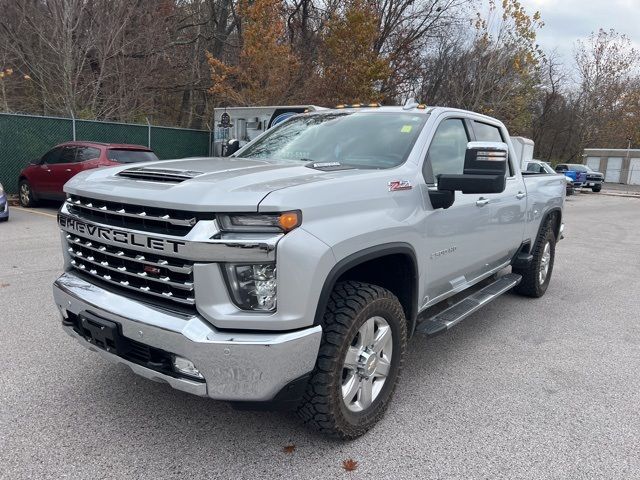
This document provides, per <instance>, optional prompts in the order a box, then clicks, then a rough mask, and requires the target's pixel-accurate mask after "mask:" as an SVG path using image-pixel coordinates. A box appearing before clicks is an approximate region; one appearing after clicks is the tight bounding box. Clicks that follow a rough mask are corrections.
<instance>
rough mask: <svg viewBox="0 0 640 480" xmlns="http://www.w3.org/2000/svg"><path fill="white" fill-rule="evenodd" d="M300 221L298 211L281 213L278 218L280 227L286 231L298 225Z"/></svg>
mask: <svg viewBox="0 0 640 480" xmlns="http://www.w3.org/2000/svg"><path fill="white" fill-rule="evenodd" d="M300 222H301V218H300V213H299V212H286V213H282V214H280V218H279V219H278V224H279V225H280V228H282V229H283V230H284V231H285V232H288V231H290V230H293V229H294V228H296V227H298V226H300Z"/></svg>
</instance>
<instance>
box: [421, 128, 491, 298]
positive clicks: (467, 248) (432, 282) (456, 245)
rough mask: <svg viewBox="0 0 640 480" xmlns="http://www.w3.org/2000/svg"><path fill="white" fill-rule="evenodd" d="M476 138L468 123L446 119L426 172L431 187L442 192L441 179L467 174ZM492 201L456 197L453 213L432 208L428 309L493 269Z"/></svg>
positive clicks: (427, 239) (425, 227) (426, 224)
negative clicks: (466, 160)
mask: <svg viewBox="0 0 640 480" xmlns="http://www.w3.org/2000/svg"><path fill="white" fill-rule="evenodd" d="M473 139H474V136H473V130H472V129H471V128H470V123H469V121H468V120H466V119H464V118H445V119H444V120H442V121H441V122H440V124H439V125H438V127H437V129H436V132H435V134H434V137H433V139H432V140H431V143H430V145H429V149H428V152H427V157H426V159H425V161H424V164H423V169H422V171H423V176H424V180H425V182H426V184H427V188H430V189H431V188H436V187H437V177H438V175H439V174H444V173H452V174H461V173H463V169H464V157H465V152H466V149H467V143H468V142H469V141H471V140H473ZM427 197H428V195H427ZM486 197H487V195H479V194H463V193H462V192H455V201H454V203H453V205H452V206H451V207H449V208H448V209H446V210H443V209H437V210H433V209H431V206H430V205H429V207H428V210H427V211H426V212H425V216H424V218H425V219H424V221H423V224H422V226H421V233H422V236H423V241H424V244H425V247H426V248H425V250H426V255H425V257H426V258H424V259H423V262H425V264H423V265H422V268H424V269H425V271H426V272H427V273H426V277H427V282H426V284H425V292H423V295H422V306H426V305H427V304H433V303H436V302H437V301H438V300H439V299H442V298H444V297H446V296H448V294H452V293H455V292H458V291H461V290H463V289H464V288H465V287H466V286H467V284H468V282H470V281H472V280H475V279H476V278H477V277H479V276H482V275H483V274H485V273H486V272H487V271H488V270H489V265H488V263H489V258H490V256H491V252H492V245H491V242H492V239H491V238H490V236H491V234H490V231H491V225H490V217H491V207H490V205H489V202H488V201H487V198H486ZM427 202H429V200H428V198H427Z"/></svg>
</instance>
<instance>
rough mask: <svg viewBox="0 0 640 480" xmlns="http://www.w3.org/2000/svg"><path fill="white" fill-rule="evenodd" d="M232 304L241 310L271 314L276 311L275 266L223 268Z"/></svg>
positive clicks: (235, 265) (265, 264)
mask: <svg viewBox="0 0 640 480" xmlns="http://www.w3.org/2000/svg"><path fill="white" fill-rule="evenodd" d="M224 273H225V278H226V280H227V284H228V286H229V291H230V292H231V296H232V298H233V302H234V303H235V304H236V305H237V306H238V307H239V308H241V309H242V310H255V311H260V312H271V311H273V310H275V309H276V300H277V284H276V264H275V263H262V264H253V265H239V264H235V263H228V264H226V265H225V266H224Z"/></svg>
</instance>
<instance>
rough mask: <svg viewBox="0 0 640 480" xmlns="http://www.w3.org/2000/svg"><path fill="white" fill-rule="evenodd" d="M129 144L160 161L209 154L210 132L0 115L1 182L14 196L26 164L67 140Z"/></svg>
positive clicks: (71, 119)
mask: <svg viewBox="0 0 640 480" xmlns="http://www.w3.org/2000/svg"><path fill="white" fill-rule="evenodd" d="M73 140H76V141H82V140H85V141H93V142H104V143H132V144H136V145H144V146H149V147H151V148H152V149H153V150H154V151H155V153H156V155H157V156H158V158H160V159H161V160H165V159H169V158H183V157H198V156H208V155H210V151H211V150H210V145H211V132H209V131H208V130H189V129H185V128H172V127H159V126H155V125H139V124H130V123H115V122H98V121H93V120H77V119H73V118H57V117H40V116H35V115H18V114H8V113H0V183H2V184H3V185H4V188H5V190H6V191H7V192H8V193H17V191H18V175H19V173H20V170H22V169H23V168H24V167H25V166H26V165H28V164H29V162H32V161H34V160H36V159H38V158H40V157H41V156H42V155H43V154H44V153H45V152H46V151H47V150H49V149H51V148H52V147H54V146H55V145H57V144H59V143H63V142H69V141H73Z"/></svg>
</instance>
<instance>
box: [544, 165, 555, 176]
mask: <svg viewBox="0 0 640 480" xmlns="http://www.w3.org/2000/svg"><path fill="white" fill-rule="evenodd" d="M541 165H542V169H543V170H544V171H545V172H547V173H553V174H555V173H557V172H556V171H555V170H554V169H553V168H551V165H549V164H548V163H542V164H541Z"/></svg>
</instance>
